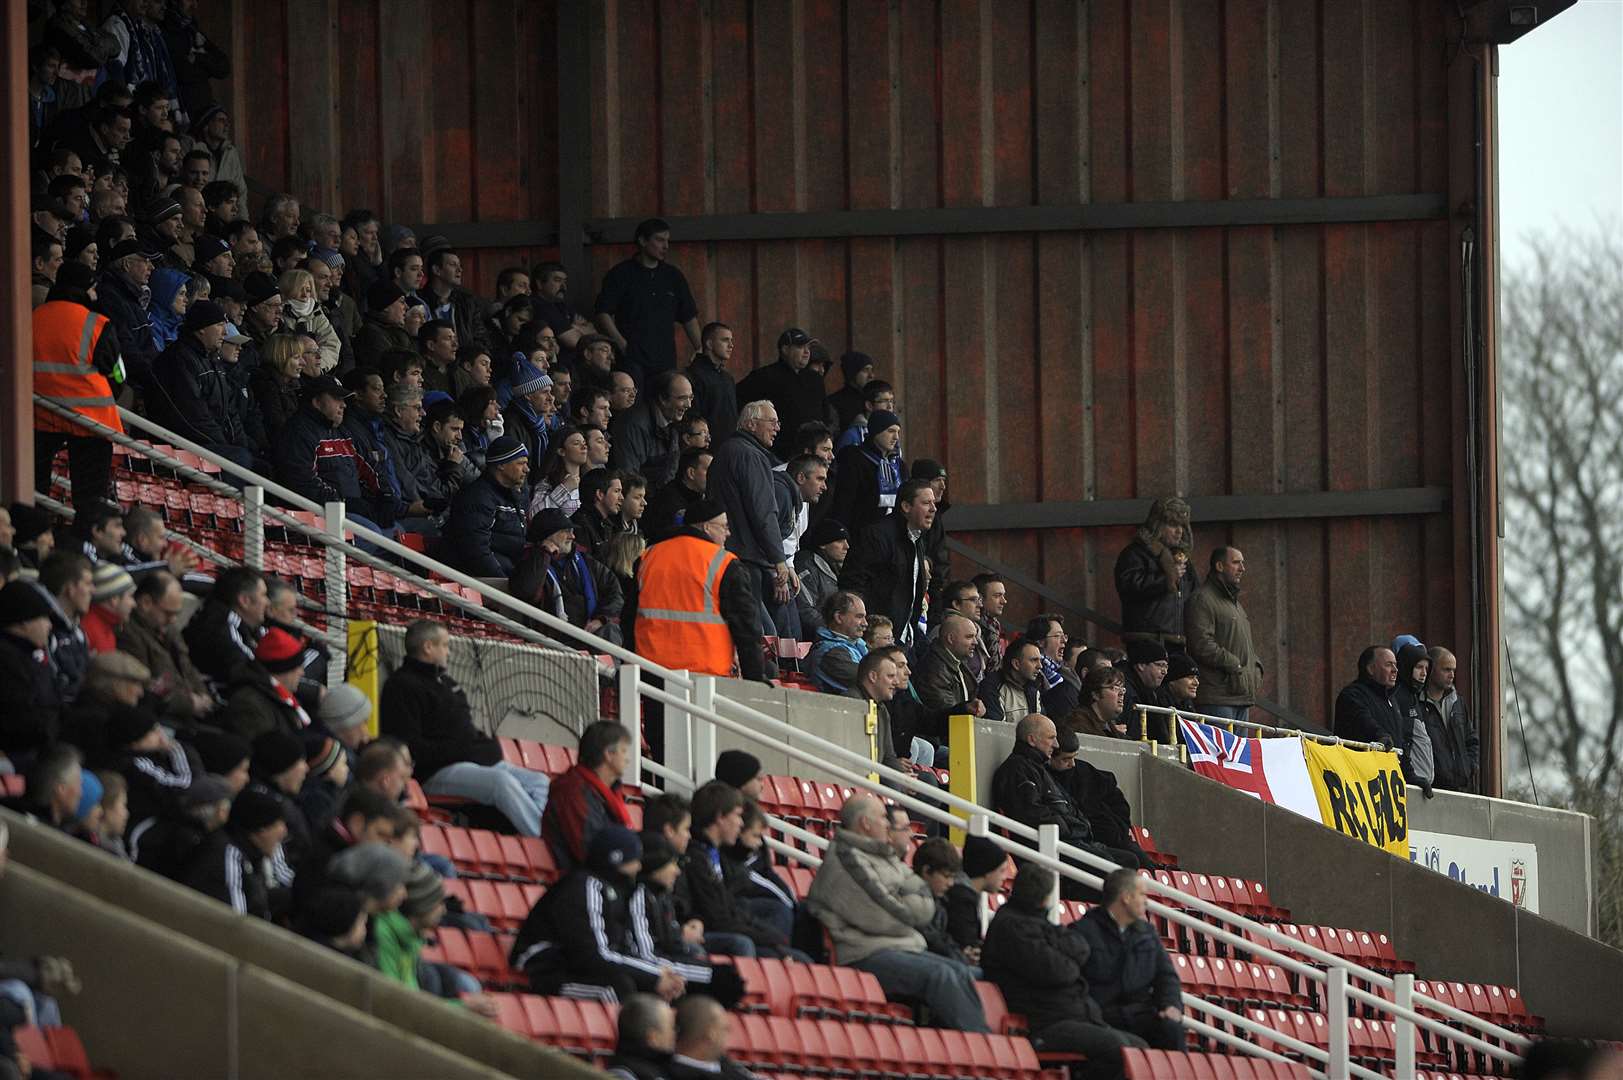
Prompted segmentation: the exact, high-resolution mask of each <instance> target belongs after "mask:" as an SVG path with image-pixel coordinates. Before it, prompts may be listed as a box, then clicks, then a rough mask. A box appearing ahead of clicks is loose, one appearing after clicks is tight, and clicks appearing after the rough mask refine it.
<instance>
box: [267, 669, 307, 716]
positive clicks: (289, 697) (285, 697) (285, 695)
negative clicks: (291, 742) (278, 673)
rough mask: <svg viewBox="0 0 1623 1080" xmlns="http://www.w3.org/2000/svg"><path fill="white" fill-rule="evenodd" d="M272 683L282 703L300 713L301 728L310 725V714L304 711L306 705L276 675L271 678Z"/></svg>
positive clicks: (272, 687)
mask: <svg viewBox="0 0 1623 1080" xmlns="http://www.w3.org/2000/svg"><path fill="white" fill-rule="evenodd" d="M270 684H271V689H273V690H275V691H276V696H277V698H278V699H280V700H281V702H282V704H283V705H286V706H287V707H288V708H290V709H292V710H293V711H294V712H296V713H298V714H299V726H300V727H301V728H307V727H309V726H310V714H309V713H307V712H305V711H304V706H303V705H300V704H299V699H298V698H296V697H294V696H293V691H291V690H289V689H288V688H287V687H285V686H283V685H282V684H281V683H279V682H277V681H276V679H275V678H274V677H272V678H271V681H270Z"/></svg>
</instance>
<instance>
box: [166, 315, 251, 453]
mask: <svg viewBox="0 0 1623 1080" xmlns="http://www.w3.org/2000/svg"><path fill="white" fill-rule="evenodd" d="M225 333H226V322H225V310H224V309H223V308H221V307H220V305H218V304H216V303H214V302H213V301H210V300H200V301H198V302H197V303H195V304H193V305H192V306H191V307H190V308H189V309H187V311H186V318H185V321H183V322H182V323H181V326H180V336H179V337H178V338H176V339H175V342H174V344H173V345H170V346H169V347H168V348H167V349H165V350H164V351H163V355H161V356H159V357H158V359H157V360H156V361H155V362H154V363H153V365H152V379H151V383H150V392H149V393H148V394H147V410H148V413H149V414H150V415H151V417H152V419H153V420H154V421H155V422H157V423H159V424H162V425H163V426H164V427H167V428H169V429H170V430H172V431H176V432H178V433H179V434H181V435H184V436H185V437H186V438H188V439H191V440H192V441H193V442H197V443H202V444H203V446H204V447H205V448H207V449H209V450H212V451H213V452H215V453H216V454H219V455H220V456H221V457H226V458H230V459H231V460H232V461H234V462H236V463H237V464H238V465H241V466H242V467H244V468H253V466H254V455H253V451H252V449H251V448H250V447H251V445H252V439H250V438H249V435H248V432H247V430H246V429H245V428H244V427H243V425H242V422H241V416H242V412H241V410H240V408H239V404H238V403H239V400H240V399H242V398H243V396H244V395H245V394H246V393H247V391H245V390H244V389H242V388H241V387H240V386H238V385H237V384H236V382H235V377H234V375H233V374H232V373H231V372H228V371H226V369H225V368H223V367H221V366H220V362H219V359H218V357H219V351H220V343H221V342H222V341H224V340H225Z"/></svg>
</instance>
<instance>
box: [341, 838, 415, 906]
mask: <svg viewBox="0 0 1623 1080" xmlns="http://www.w3.org/2000/svg"><path fill="white" fill-rule="evenodd" d="M411 867H412V861H411V860H410V859H408V858H406V856H404V855H402V854H401V853H400V852H398V851H396V850H395V849H394V848H392V847H389V846H388V845H387V844H355V845H353V846H352V847H347V848H345V849H344V850H343V851H340V852H338V853H337V854H336V855H334V856H333V857H332V859H331V860H330V861H329V862H328V863H327V879H328V880H329V881H331V882H333V883H334V884H337V885H345V886H348V887H349V888H351V889H355V890H357V891H359V892H360V894H361V897H362V899H363V900H364V902H365V905H366V910H367V912H368V913H369V914H373V915H376V914H379V913H381V912H385V911H393V910H394V909H396V908H398V907H399V906H400V905H401V903H402V902H404V901H405V899H406V878H407V876H408V875H409V874H410V873H411Z"/></svg>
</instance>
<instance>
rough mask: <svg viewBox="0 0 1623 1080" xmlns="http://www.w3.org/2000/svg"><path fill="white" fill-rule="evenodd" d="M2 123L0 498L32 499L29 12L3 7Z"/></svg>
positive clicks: (22, 6)
mask: <svg viewBox="0 0 1623 1080" xmlns="http://www.w3.org/2000/svg"><path fill="white" fill-rule="evenodd" d="M0 19H4V20H5V50H6V63H5V72H6V76H5V86H6V100H7V101H9V102H11V104H10V105H8V106H7V107H6V112H5V123H4V125H3V126H0V172H3V174H4V176H5V185H6V198H5V209H4V210H3V211H0V261H3V266H0V274H3V275H4V278H5V281H4V284H0V327H3V329H0V416H5V417H7V418H8V419H9V420H10V422H9V423H7V424H6V425H5V434H3V435H0V495H3V496H4V497H5V500H6V501H7V502H10V501H12V500H13V499H16V500H20V501H22V502H27V503H32V502H33V501H34V438H33V431H34V425H33V424H31V423H28V422H25V421H23V420H22V418H23V417H27V416H31V415H33V412H34V366H33V355H34V343H33V337H34V335H33V317H32V315H31V314H30V312H31V311H32V309H33V305H32V303H31V297H30V295H29V277H30V275H29V266H30V258H29V256H30V250H29V228H30V222H29V220H28V206H29V203H28V192H29V188H30V187H31V185H30V184H29V180H28V168H29V166H28V11H27V5H26V4H20V3H12V4H7V5H6V6H5V12H4V14H0Z"/></svg>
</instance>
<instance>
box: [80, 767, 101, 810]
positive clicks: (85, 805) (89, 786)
mask: <svg viewBox="0 0 1623 1080" xmlns="http://www.w3.org/2000/svg"><path fill="white" fill-rule="evenodd" d="M79 777H80V787H79V808H78V810H76V811H75V812H74V815H73V816H74V817H75V818H77V819H78V820H80V821H83V820H84V819H85V818H86V817H88V816H90V811H92V810H94V809H95V808H96V804H97V803H99V802H101V781H100V780H98V779H96V774H95V773H93V772H91V771H90V770H89V769H86V768H80V770H79Z"/></svg>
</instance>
